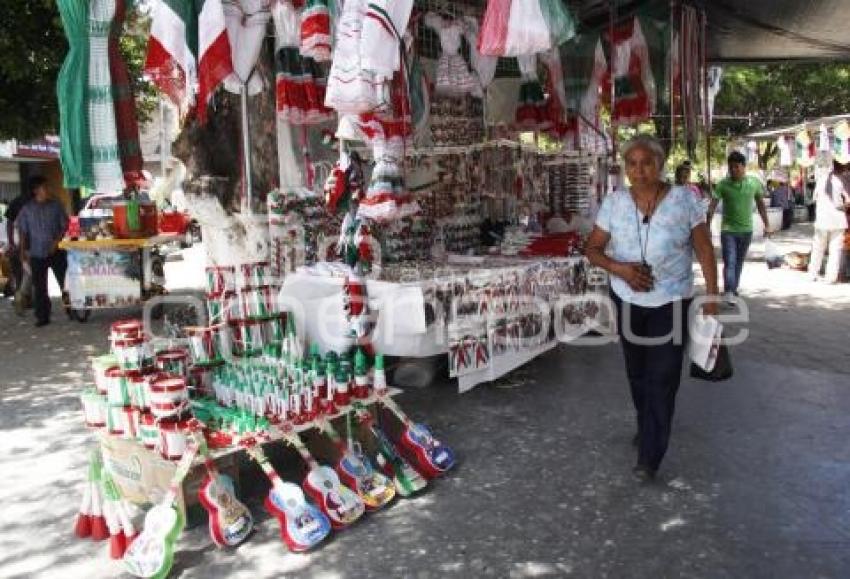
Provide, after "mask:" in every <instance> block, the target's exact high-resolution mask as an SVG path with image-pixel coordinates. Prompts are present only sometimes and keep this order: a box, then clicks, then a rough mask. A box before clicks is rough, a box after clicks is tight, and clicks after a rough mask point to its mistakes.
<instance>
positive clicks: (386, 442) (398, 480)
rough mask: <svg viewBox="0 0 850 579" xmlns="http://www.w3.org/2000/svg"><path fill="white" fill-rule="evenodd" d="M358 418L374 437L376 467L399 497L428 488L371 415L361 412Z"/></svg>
mask: <svg viewBox="0 0 850 579" xmlns="http://www.w3.org/2000/svg"><path fill="white" fill-rule="evenodd" d="M359 417H360V419H361V421H362V422H364V423H365V424H366V425H367V426H368V427H369V431H370V432H371V433H372V436H374V437H375V442H376V443H377V446H378V466H379V467H380V468H381V469H382V470H383V471H384V474H385V475H387V476H388V477H390V478H391V479H392V481H393V484H394V485H395V488H396V492H398V494H399V495H400V496H403V497H409V496H411V495H413V494H415V493H418V492H419V491H421V490H422V489H424V488H425V487H426V486H428V481H427V480H425V478H424V477H423V476H422V475H421V474H419V473H418V472H417V471H416V469H414V468H413V467H412V466H410V464H409V463H408V462H407V461H406V460H404V459H403V458H402V457H401V455H400V454H399V453H398V451H397V450H396V448H395V445H393V443H392V441H391V440H390V439H389V437H388V436H387V435H386V434H385V433H384V431H383V430H382V429H381V428H380V427H379V426H378V425H376V424H375V421H374V420H373V419H372V415H371V414H370V413H369V412H368V411H367V410H363V411H360V412H359Z"/></svg>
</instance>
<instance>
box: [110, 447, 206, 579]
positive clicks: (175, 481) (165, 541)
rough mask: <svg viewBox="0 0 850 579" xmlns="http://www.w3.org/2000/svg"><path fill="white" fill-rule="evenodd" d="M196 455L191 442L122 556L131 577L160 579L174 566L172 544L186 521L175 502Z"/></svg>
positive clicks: (196, 451) (196, 448) (196, 449)
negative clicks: (165, 488) (160, 495)
mask: <svg viewBox="0 0 850 579" xmlns="http://www.w3.org/2000/svg"><path fill="white" fill-rule="evenodd" d="M197 453H198V445H197V444H196V443H195V441H194V440H192V439H190V441H189V443H188V446H187V448H186V452H185V453H183V457H182V458H181V459H180V462H179V463H178V465H177V471H176V472H175V473H174V477H173V478H172V479H171V484H170V485H169V488H168V492H167V493H165V497H164V498H163V499H162V501H161V502H160V503H159V504H158V505H155V506H154V507H153V508H151V510H149V511H148V514H147V515H145V526H144V530H143V531H142V534H141V535H139V536H138V537H137V538H136V540H135V541H133V542H132V543H131V544H130V546H129V547H127V551H126V552H125V553H124V566H125V567H126V568H127V571H129V572H130V573H131V574H132V575H135V576H136V577H145V578H153V579H163V578H164V577H166V576H167V575H168V572H169V571H171V566H172V565H173V564H174V544H175V543H176V542H177V538H178V537H179V536H180V533H181V532H182V531H183V527H184V526H185V525H186V521H185V520H184V518H183V514H182V513H181V512H180V510H179V509H177V508H175V507H174V500H175V499H176V497H177V493H178V491H179V489H180V485H181V484H182V483H183V479H184V478H186V474H187V473H188V472H189V469H190V468H191V466H192V461H193V460H194V459H195V455H197Z"/></svg>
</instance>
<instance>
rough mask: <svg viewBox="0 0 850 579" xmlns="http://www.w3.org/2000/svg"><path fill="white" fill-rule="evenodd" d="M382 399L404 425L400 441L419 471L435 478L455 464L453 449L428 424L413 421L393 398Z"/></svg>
mask: <svg viewBox="0 0 850 579" xmlns="http://www.w3.org/2000/svg"><path fill="white" fill-rule="evenodd" d="M380 400H381V404H383V405H384V406H386V407H387V408H388V409H389V410H391V411H392V413H393V414H395V415H396V416H397V417H398V419H399V420H401V422H402V424H403V425H404V431H403V432H402V434H401V438H400V439H399V442H400V444H401V448H402V450H403V452H404V453H405V455H406V456H407V458H408V460H410V461H411V462H412V463H413V464H414V465H415V466H416V468H417V469H418V470H419V472H421V473H422V474H423V475H424V476H426V477H428V478H435V477H438V476H440V475H442V474H443V473H445V472H446V471H447V470H449V469H450V468H452V467H453V466H454V465H455V455H454V452H452V449H450V448H449V447H448V446H446V445H444V444H443V443H442V442H440V441H439V440H437V439H436V438H434V435H432V434H431V431H430V430H429V429H428V427H427V426H425V425H424V424H421V423H418V422H413V421H412V420H411V419H410V418H409V417H408V416H407V415H406V414H405V413H404V412H403V411H402V410H401V408H399V407H398V405H397V404H396V403H395V402H394V401H393V400H392V398H390V397H388V396H382V397H381V399H380Z"/></svg>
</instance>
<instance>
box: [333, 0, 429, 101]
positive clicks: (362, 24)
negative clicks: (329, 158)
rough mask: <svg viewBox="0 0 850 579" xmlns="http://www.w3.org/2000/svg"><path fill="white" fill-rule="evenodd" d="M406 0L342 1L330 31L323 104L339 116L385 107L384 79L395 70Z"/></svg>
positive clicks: (407, 5) (408, 4)
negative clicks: (332, 36)
mask: <svg viewBox="0 0 850 579" xmlns="http://www.w3.org/2000/svg"><path fill="white" fill-rule="evenodd" d="M412 8H413V1H412V0H395V1H393V2H390V0H373V1H372V2H368V3H367V2H366V0H347V1H346V2H345V4H344V5H343V9H342V14H341V15H340V17H339V23H338V24H337V27H336V46H335V48H334V58H333V64H332V65H331V72H330V75H329V77H328V90H327V96H326V97H325V105H326V106H328V107H330V108H333V109H336V111H337V112H338V113H339V114H340V115H346V114H355V115H356V114H360V113H368V112H370V111H373V110H375V109H378V108H381V107H384V108H385V107H387V106H389V105H390V95H389V92H388V87H387V86H386V85H387V83H388V81H390V80H391V79H392V78H393V75H394V73H395V72H396V71H398V70H400V69H401V53H400V49H399V47H400V43H401V38H402V36H403V35H404V31H405V30H406V29H407V23H408V21H409V20H410V12H411V10H412Z"/></svg>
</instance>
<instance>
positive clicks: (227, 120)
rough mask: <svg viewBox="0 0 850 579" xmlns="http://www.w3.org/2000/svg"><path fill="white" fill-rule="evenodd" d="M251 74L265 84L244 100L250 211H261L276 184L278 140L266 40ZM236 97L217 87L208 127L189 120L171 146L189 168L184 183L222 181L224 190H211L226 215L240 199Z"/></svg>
mask: <svg viewBox="0 0 850 579" xmlns="http://www.w3.org/2000/svg"><path fill="white" fill-rule="evenodd" d="M254 74H256V75H260V76H261V77H262V78H263V79H264V81H265V89H264V90H263V92H261V93H260V94H258V95H255V96H249V97H248V116H249V125H250V131H249V133H250V140H251V154H252V169H253V170H252V172H251V174H252V178H253V184H254V187H253V189H254V192H253V199H254V207H253V209H254V210H255V211H257V212H264V208H265V199H266V195H267V194H268V192H269V191H270V190H271V189H272V188H273V187H275V186H277V182H278V175H277V173H278V159H277V138H276V135H277V134H276V130H275V74H274V46H273V42H272V41H271V39H267V41H266V42H265V44H264V46H263V50H262V52H261V53H260V58H259V61H258V62H257V66H256V69H255V72H254ZM239 102H240V100H239V95H238V94H230V93H227V92H226V91H224V90H223V89H219V90H218V91H217V92H216V93H215V95H214V97H213V100H212V102H211V103H210V111H209V113H210V114H209V116H208V120H207V123H206V124H205V125H200V124H199V123H198V122H197V120H196V119H192V120H190V121H188V122H187V124H186V125H185V127H184V128H183V131H182V132H181V134H180V135H179V136H178V137H177V140H176V141H175V143H174V147H173V150H174V156H175V157H177V158H178V159H180V160H181V161H182V162H183V164H185V165H186V169H187V180H188V181H190V182H191V181H195V180H197V179H198V178H200V177H203V176H213V177H223V178H224V179H226V183H227V184H226V186H223V187H217V188H214V190H215V194H216V196H218V197H219V201H220V202H221V204H222V207H223V208H224V209H225V211H226V212H227V213H228V214H230V213H233V212H238V211H239V210H240V205H241V199H242V173H243V169H242V167H243V164H244V163H243V160H242V159H243V157H242V139H241V135H242V133H241V130H242V128H241V124H242V123H241V113H240V104H239Z"/></svg>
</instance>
